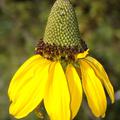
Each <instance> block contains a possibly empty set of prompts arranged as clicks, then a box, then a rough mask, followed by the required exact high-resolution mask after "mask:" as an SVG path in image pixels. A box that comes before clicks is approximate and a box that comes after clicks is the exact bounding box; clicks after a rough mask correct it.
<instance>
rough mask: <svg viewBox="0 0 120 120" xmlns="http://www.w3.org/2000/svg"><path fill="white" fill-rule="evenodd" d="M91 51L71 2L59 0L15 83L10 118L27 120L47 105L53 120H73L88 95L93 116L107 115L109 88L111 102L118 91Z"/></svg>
mask: <svg viewBox="0 0 120 120" xmlns="http://www.w3.org/2000/svg"><path fill="white" fill-rule="evenodd" d="M88 52H89V49H88V48H87V45H86V44H85V42H84V41H83V40H82V39H81V36H80V32H79V28H78V23H77V19H76V16H75V12H74V9H73V7H72V5H71V3H70V1H69V0H57V1H56V2H55V4H54V6H53V8H52V10H51V13H50V16H49V18H48V23H47V26H46V30H45V34H44V38H43V39H42V40H40V42H39V43H38V45H37V47H36V48H35V55H33V56H32V57H31V58H29V59H28V60H27V61H26V62H25V63H24V64H23V65H22V66H21V67H20V68H19V70H18V71H17V72H16V73H15V75H14V76H13V78H12V80H11V82H10V86H9V89H8V95H9V98H10V101H11V104H10V108H9V112H10V114H12V115H13V116H14V117H16V118H23V117H25V116H27V115H28V114H29V113H30V112H32V111H33V110H34V109H36V108H37V106H39V105H40V104H41V102H42V101H43V103H44V106H45V109H46V111H47V113H48V115H49V117H50V119H51V120H71V119H73V118H74V117H75V116H76V114H77V113H78V110H79V108H80V105H81V102H82V95H83V91H84V93H85V95H86V98H87V101H88V105H89V107H90V109H91V111H92V113H93V114H94V115H95V116H96V117H104V116H105V112H106V107H107V101H106V95H105V91H104V87H105V89H106V90H107V92H108V95H109V96H110V99H111V101H112V103H114V90H113V87H112V85H111V83H110V81H109V78H108V76H107V74H106V72H105V70H104V68H103V66H102V65H101V64H100V63H99V62H98V61H97V60H96V59H94V58H92V57H90V56H88Z"/></svg>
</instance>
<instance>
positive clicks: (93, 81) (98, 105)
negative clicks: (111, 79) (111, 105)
mask: <svg viewBox="0 0 120 120" xmlns="http://www.w3.org/2000/svg"><path fill="white" fill-rule="evenodd" d="M80 67H81V73H82V84H83V89H84V92H85V94H86V97H87V101H88V104H89V107H90V108H91V110H92V112H93V114H94V115H95V116H96V117H100V116H104V115H105V111H106V106H107V103H106V96H105V92H104V89H103V86H102V84H101V82H100V80H99V79H98V78H97V76H96V75H95V73H94V71H93V69H92V68H91V66H90V65H89V64H88V63H87V62H85V61H84V60H81V61H80Z"/></svg>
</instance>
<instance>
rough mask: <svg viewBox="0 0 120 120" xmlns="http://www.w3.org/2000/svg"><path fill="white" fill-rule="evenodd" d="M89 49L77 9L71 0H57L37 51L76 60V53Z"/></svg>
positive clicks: (47, 55)
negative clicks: (80, 27)
mask: <svg viewBox="0 0 120 120" xmlns="http://www.w3.org/2000/svg"><path fill="white" fill-rule="evenodd" d="M85 50H87V46H86V44H85V42H84V41H83V40H82V39H81V37H80V31H79V26H78V22H77V18H76V14H75V11H74V9H73V7H72V4H71V3H70V1H69V0H56V2H55V3H54V5H53V7H52V10H51V13H50V15H49V18H48V22H47V26H46V29H45V34H44V37H43V40H42V41H41V42H40V43H39V44H38V46H37V49H36V53H37V54H41V55H43V56H44V57H46V58H48V59H51V60H53V59H54V58H55V59H54V60H56V58H57V59H60V58H65V59H67V60H68V59H72V60H74V55H75V54H78V53H81V52H84V51H85Z"/></svg>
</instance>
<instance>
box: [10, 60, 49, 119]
mask: <svg viewBox="0 0 120 120" xmlns="http://www.w3.org/2000/svg"><path fill="white" fill-rule="evenodd" d="M35 63H36V64H35V65H34V66H36V67H35V69H33V68H32V67H31V68H30V69H29V70H31V74H27V72H25V73H24V74H23V75H22V74H21V76H23V77H21V78H20V79H16V81H17V83H16V88H15V87H14V90H15V92H16V94H15V95H14V98H13V99H12V103H11V105H10V108H9V112H10V114H12V115H13V116H14V117H16V118H23V117H25V116H26V115H28V114H29V113H30V112H31V111H33V110H34V109H35V108H36V107H37V106H38V105H39V104H40V102H41V101H42V99H43V96H44V92H45V87H46V83H47V80H48V69H49V66H50V62H49V61H47V60H45V59H41V60H39V61H38V63H37V62H35ZM29 70H28V71H29ZM16 78H18V77H17V76H16ZM22 78H23V79H22ZM24 80H25V81H26V82H23V81H24ZM21 82H23V83H22V86H19V83H20V84H21ZM17 86H19V89H18V87H17ZM11 87H12V86H11Z"/></svg>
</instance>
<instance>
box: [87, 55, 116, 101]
mask: <svg viewBox="0 0 120 120" xmlns="http://www.w3.org/2000/svg"><path fill="white" fill-rule="evenodd" d="M86 60H87V62H88V63H89V65H90V66H91V67H92V68H93V70H94V72H95V73H96V75H97V76H98V77H99V79H100V80H101V82H102V84H103V85H104V86H105V88H106V90H107V92H108V94H109V96H110V98H111V101H112V103H114V101H115V97H114V89H113V86H112V85H111V83H110V80H109V78H108V76H107V73H106V72H105V70H104V68H103V66H102V65H101V64H100V63H99V62H98V61H97V60H96V59H94V58H92V57H89V56H88V57H86Z"/></svg>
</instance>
